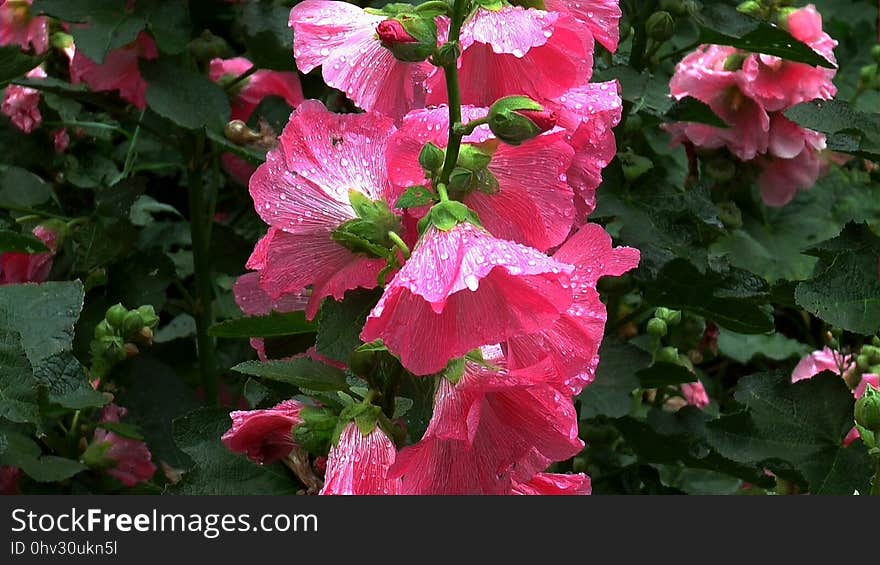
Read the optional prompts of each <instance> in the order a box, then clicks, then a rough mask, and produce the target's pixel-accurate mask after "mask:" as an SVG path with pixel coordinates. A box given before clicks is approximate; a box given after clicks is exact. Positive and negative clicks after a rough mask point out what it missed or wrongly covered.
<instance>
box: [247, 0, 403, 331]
mask: <svg viewBox="0 0 880 565" xmlns="http://www.w3.org/2000/svg"><path fill="white" fill-rule="evenodd" d="M301 5H302V4H301ZM393 133H394V125H393V123H392V121H391V120H390V119H388V118H384V117H382V116H378V115H376V114H372V113H370V114H346V115H339V114H333V113H331V112H328V111H327V109H326V108H324V106H323V105H322V104H321V103H320V102H316V101H306V102H303V103H302V104H301V105H300V106H299V108H298V109H297V110H296V111H295V112H294V113H293V114H292V115H291V118H290V121H289V122H288V124H287V126H286V127H285V128H284V132H283V133H282V134H281V137H280V138H279V145H278V147H277V148H276V149H273V150H272V151H270V152H269V153H268V154H267V155H266V162H265V163H264V164H263V165H261V166H260V167H259V168H258V169H257V171H256V172H255V173H254V175H253V176H252V177H251V181H250V194H251V197H252V198H253V200H254V206H255V208H256V210H257V213H258V214H259V215H260V217H261V218H263V221H265V222H266V223H268V224H270V226H271V227H270V229H269V232H268V233H267V234H266V236H265V237H264V238H263V239H262V240H261V241H260V242H259V243H258V244H257V247H256V248H255V249H254V253H253V255H252V256H251V258H250V259H249V260H248V263H247V267H248V268H249V269H255V270H258V271H260V286H261V287H262V288H263V290H265V291H266V292H267V293H268V294H269V296H271V297H272V298H273V299H275V298H278V297H280V296H282V295H283V294H291V293H296V292H299V291H301V290H303V289H304V288H305V287H306V286H308V285H311V286H312V294H311V300H310V301H309V304H308V307H307V309H306V313H307V315H308V316H309V318H312V317H314V315H315V313H316V312H317V310H318V307H319V306H320V304H321V301H322V300H323V299H324V298H325V297H327V296H332V297H334V298H335V299H337V300H341V299H342V296H343V295H344V294H345V291H347V290H350V289H353V288H357V287H363V288H373V287H374V286H376V279H377V276H378V274H379V271H381V270H382V269H383V268H384V267H385V260H384V259H376V258H371V257H368V256H367V255H364V254H360V253H355V252H353V251H351V250H349V249H348V248H347V247H344V246H343V245H342V244H340V243H339V242H337V241H334V240H333V239H332V234H333V232H334V230H336V229H337V228H339V227H340V226H341V225H342V224H343V223H345V222H347V221H349V220H353V219H356V218H357V215H356V214H355V211H354V209H353V208H352V206H351V204H350V201H349V191H355V192H359V193H361V194H363V195H364V196H366V197H368V198H369V199H371V200H382V199H384V198H385V197H386V195H387V194H388V193H389V191H390V185H389V183H388V180H387V178H386V169H385V148H386V145H387V143H388V139H389V138H390V136H391V135H392V134H393Z"/></svg>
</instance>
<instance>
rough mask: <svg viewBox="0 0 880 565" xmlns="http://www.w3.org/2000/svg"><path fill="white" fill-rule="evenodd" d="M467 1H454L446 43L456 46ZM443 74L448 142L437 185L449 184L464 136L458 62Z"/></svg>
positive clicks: (444, 68)
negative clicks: (444, 77) (447, 119)
mask: <svg viewBox="0 0 880 565" xmlns="http://www.w3.org/2000/svg"><path fill="white" fill-rule="evenodd" d="M469 1H470V0H455V5H454V6H453V8H452V18H451V19H452V21H451V23H450V24H449V40H448V41H447V43H451V44H453V45H458V39H459V36H460V35H461V26H462V24H463V23H464V19H465V17H466V16H467V11H468V4H469ZM443 72H444V74H445V75H446V94H447V96H448V97H449V142H448V143H447V144H446V161H444V163H443V170H442V171H441V173H440V179H439V183H440V184H444V185H445V184H448V183H449V176H450V175H451V174H452V170H453V169H454V168H455V164H456V163H457V162H458V151H459V149H461V139H462V137H464V135H463V134H462V132H461V131H460V126H459V124H461V91H460V90H459V87H458V61H452V62H451V63H450V64H448V65H445V66H444V67H443ZM457 130H459V131H457ZM444 188H445V187H444ZM438 190H439V187H438ZM444 193H445V190H444ZM440 196H441V198H442V197H443V194H442V193H441V195H440Z"/></svg>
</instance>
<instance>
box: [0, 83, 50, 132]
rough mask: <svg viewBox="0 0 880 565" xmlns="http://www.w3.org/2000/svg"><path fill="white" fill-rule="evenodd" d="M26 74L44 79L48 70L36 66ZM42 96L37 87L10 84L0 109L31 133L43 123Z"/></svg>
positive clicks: (12, 120) (15, 123) (22, 129)
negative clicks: (41, 112)
mask: <svg viewBox="0 0 880 565" xmlns="http://www.w3.org/2000/svg"><path fill="white" fill-rule="evenodd" d="M26 76H27V78H35V79H42V78H46V72H45V71H43V69H41V68H40V67H36V68H35V69H33V70H32V71H30V72H29V73H28V74H27V75H26ZM40 98H41V95H40V91H39V90H37V89H35V88H28V87H27V86H18V85H17V84H10V85H9V86H7V87H6V90H5V92H4V94H3V103H2V105H0V111H2V112H3V114H4V115H6V116H8V117H9V120H10V121H11V122H12V124H13V125H14V126H15V127H17V128H18V129H20V130H21V131H23V132H24V133H31V132H32V131H34V130H35V129H37V128H38V127H40V124H42V123H43V116H42V114H40V107H39V106H40Z"/></svg>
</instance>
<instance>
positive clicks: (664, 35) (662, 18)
mask: <svg viewBox="0 0 880 565" xmlns="http://www.w3.org/2000/svg"><path fill="white" fill-rule="evenodd" d="M645 30H646V31H647V32H648V37H650V38H651V39H653V40H654V41H666V40H667V39H669V38H671V37H672V36H673V35H675V20H674V19H672V14H670V13H669V12H665V11H660V12H654V13H653V14H651V15H650V16H649V17H648V21H647V22H645Z"/></svg>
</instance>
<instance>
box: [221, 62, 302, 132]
mask: <svg viewBox="0 0 880 565" xmlns="http://www.w3.org/2000/svg"><path fill="white" fill-rule="evenodd" d="M252 66H253V63H251V62H250V61H249V60H248V59H245V58H244V57H235V58H234V59H212V60H211V64H210V70H209V73H210V76H211V80H213V81H214V82H219V81H220V80H221V79H223V77H232V78H235V77H237V76H239V75H241V74H242V73H244V72H246V71H247V70H248V69H250V68H251V67H252ZM235 92H236V96H235V99H234V100H233V101H232V116H231V118H232V119H233V120H242V121H244V122H246V121H248V119H250V117H251V114H253V112H254V110H255V109H256V108H257V106H259V104H260V102H262V101H263V99H264V98H266V97H268V96H278V97H280V98H283V99H284V101H285V102H287V104H288V105H290V106H291V107H293V108H296V107H297V106H299V103H300V102H302V101H303V94H302V86H300V83H299V76H298V75H297V74H296V73H290V72H279V71H269V70H259V71H257V72H255V73H254V74H252V75H251V76H250V77H248V78H246V79H244V80H243V81H242V82H240V83H239V84H238V85H237V88H236V91H235Z"/></svg>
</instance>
